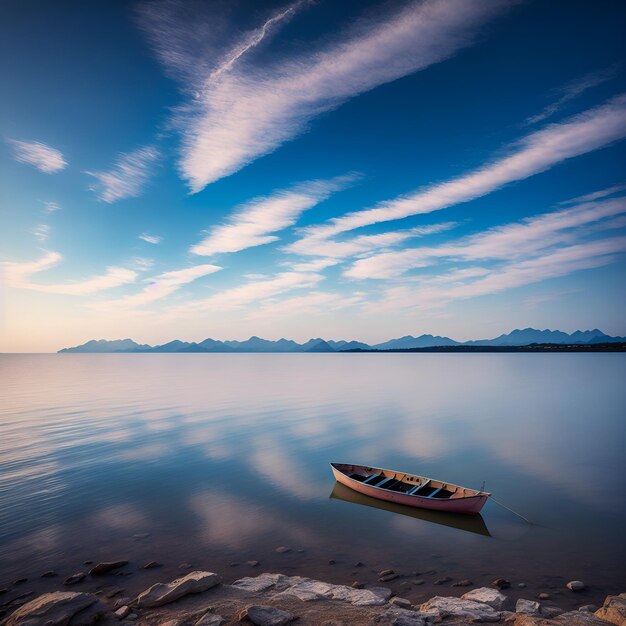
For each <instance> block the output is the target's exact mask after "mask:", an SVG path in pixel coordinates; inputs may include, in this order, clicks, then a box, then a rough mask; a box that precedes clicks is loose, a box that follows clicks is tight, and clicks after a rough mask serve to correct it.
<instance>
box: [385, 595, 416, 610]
mask: <svg viewBox="0 0 626 626" xmlns="http://www.w3.org/2000/svg"><path fill="white" fill-rule="evenodd" d="M389 602H390V603H391V604H395V605H396V606H399V607H402V608H403V609H408V608H410V606H411V601H410V600H407V599H406V598H398V597H397V596H396V597H395V598H391V600H389Z"/></svg>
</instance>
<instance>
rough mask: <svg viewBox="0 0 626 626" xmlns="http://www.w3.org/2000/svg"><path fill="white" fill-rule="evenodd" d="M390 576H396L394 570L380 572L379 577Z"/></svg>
mask: <svg viewBox="0 0 626 626" xmlns="http://www.w3.org/2000/svg"><path fill="white" fill-rule="evenodd" d="M389 574H395V572H394V571H393V570H392V569H384V570H382V571H380V572H378V575H379V576H389Z"/></svg>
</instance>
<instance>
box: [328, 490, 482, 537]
mask: <svg viewBox="0 0 626 626" xmlns="http://www.w3.org/2000/svg"><path fill="white" fill-rule="evenodd" d="M329 498H330V499H331V500H341V501H343V502H348V503H350V504H357V505H359V506H367V507H370V508H372V509H378V510H380V511H388V512H389V513H395V514H396V515H404V516H406V517H412V518H413V519H417V520H421V521H422V522H429V523H431V524H437V525H439V526H447V527H448V528H454V529H456V530H463V531H466V532H469V533H474V534H476V535H483V536H485V537H491V533H490V532H489V529H488V528H487V524H486V523H485V520H484V519H483V516H482V515H481V514H480V513H477V514H476V515H457V514H456V513H446V512H445V511H429V510H428V509H418V508H415V507H414V506H406V505H404V504H396V503H395V502H387V501H385V500H377V499H375V498H372V497H371V496H366V495H365V494H363V493H358V492H357V491H355V490H354V489H350V487H346V486H345V485H342V484H341V483H338V482H336V483H335V484H334V485H333V490H332V492H331V494H330V496H329Z"/></svg>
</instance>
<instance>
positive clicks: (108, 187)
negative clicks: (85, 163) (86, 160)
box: [85, 146, 161, 203]
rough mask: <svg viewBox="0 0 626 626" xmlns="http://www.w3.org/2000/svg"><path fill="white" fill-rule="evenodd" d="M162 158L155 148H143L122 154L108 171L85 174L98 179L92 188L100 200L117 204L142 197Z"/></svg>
mask: <svg viewBox="0 0 626 626" xmlns="http://www.w3.org/2000/svg"><path fill="white" fill-rule="evenodd" d="M160 158H161V154H160V152H159V150H158V149H157V148H156V147H155V146H143V147H141V148H138V149H137V150H134V151H133V152H128V153H123V154H120V155H119V156H118V158H117V160H116V161H115V163H114V165H113V167H112V168H111V169H110V170H108V171H102V172H85V173H86V174H89V176H92V177H93V178H95V179H96V182H95V183H94V184H93V185H91V186H90V189H91V190H92V191H94V192H95V193H96V194H97V195H98V197H99V198H100V200H103V201H104V202H109V203H110V202H116V201H117V200H122V199H124V198H136V197H137V196H140V195H141V193H142V192H143V190H144V188H145V187H146V185H147V184H148V182H149V180H150V178H151V177H152V174H153V169H154V167H155V166H156V164H157V163H158V161H159V159H160Z"/></svg>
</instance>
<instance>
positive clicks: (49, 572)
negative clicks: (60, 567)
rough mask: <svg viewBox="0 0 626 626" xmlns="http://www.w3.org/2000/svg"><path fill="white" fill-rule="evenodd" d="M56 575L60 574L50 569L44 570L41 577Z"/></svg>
mask: <svg viewBox="0 0 626 626" xmlns="http://www.w3.org/2000/svg"><path fill="white" fill-rule="evenodd" d="M55 576H58V574H57V573H56V572H55V571H54V570H48V571H47V572H44V573H43V574H42V575H41V576H40V578H54V577H55Z"/></svg>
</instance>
